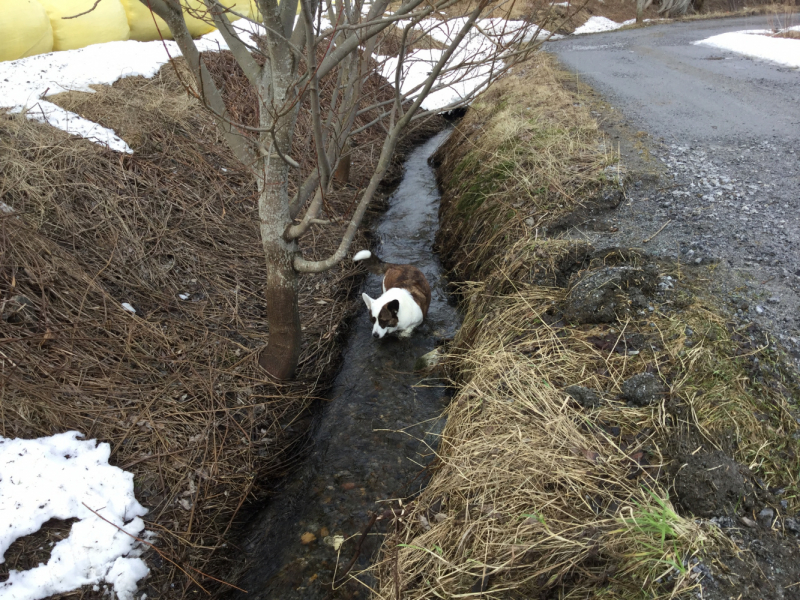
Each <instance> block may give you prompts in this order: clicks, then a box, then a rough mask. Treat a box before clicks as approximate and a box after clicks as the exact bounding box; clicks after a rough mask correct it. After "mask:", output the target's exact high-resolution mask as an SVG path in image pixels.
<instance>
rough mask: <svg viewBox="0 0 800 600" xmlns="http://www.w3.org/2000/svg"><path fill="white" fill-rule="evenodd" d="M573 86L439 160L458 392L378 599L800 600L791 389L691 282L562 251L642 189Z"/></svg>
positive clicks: (630, 258)
mask: <svg viewBox="0 0 800 600" xmlns="http://www.w3.org/2000/svg"><path fill="white" fill-rule="evenodd" d="M569 78H570V76H569V75H568V74H565V73H562V72H560V71H558V70H557V69H556V68H554V66H553V64H552V63H551V62H550V59H548V58H546V57H538V58H537V59H534V60H533V61H531V63H530V64H526V65H524V66H523V67H522V68H520V69H519V70H518V72H517V73H516V74H515V76H514V77H511V78H508V79H510V80H511V81H509V80H508V79H507V80H503V81H501V82H499V83H498V84H497V85H495V86H494V88H493V89H490V90H489V91H487V93H485V94H484V95H483V96H482V97H481V98H479V99H478V100H476V102H475V105H474V106H473V109H472V110H470V111H468V113H467V115H466V116H465V118H464V119H463V120H462V121H461V123H459V125H458V127H457V128H456V131H455V132H454V134H453V136H451V138H450V140H449V141H448V143H447V144H446V145H445V146H444V147H443V148H442V150H440V152H439V153H438V155H437V161H438V164H439V170H438V173H437V174H438V177H439V181H440V184H441V186H442V189H443V201H442V209H441V212H440V217H441V227H442V229H441V231H440V233H439V234H438V236H437V245H438V247H439V248H441V249H442V251H443V260H445V262H446V264H447V266H448V267H449V268H450V270H451V273H452V274H453V275H454V276H455V277H457V278H459V279H461V280H462V281H464V284H463V285H462V286H461V292H460V293H461V298H462V301H463V306H464V309H465V311H466V314H465V317H464V325H463V327H462V329H461V330H460V331H459V333H458V335H457V336H456V339H455V340H454V343H453V344H452V346H451V347H450V355H449V357H448V359H447V361H446V363H445V364H446V368H447V369H448V370H449V371H448V372H449V374H450V375H451V377H452V378H453V379H454V380H455V381H456V382H457V388H456V392H455V395H454V398H453V401H452V402H451V404H450V405H449V406H448V409H447V412H446V417H447V424H446V425H445V428H444V431H443V433H442V439H443V440H446V443H444V444H443V445H442V447H441V448H440V451H439V463H438V464H437V469H436V471H435V472H434V473H433V475H432V477H431V480H430V483H429V484H428V486H427V487H426V488H425V490H424V491H423V492H422V494H421V495H420V497H419V498H418V499H417V501H416V502H415V503H414V504H413V506H412V507H411V508H410V514H409V515H408V517H406V518H405V519H403V520H401V521H400V523H399V525H400V527H399V530H398V532H397V533H396V534H394V535H393V536H390V537H389V538H388V539H387V541H386V542H385V543H384V546H383V548H382V552H381V561H380V562H379V563H378V565H377V566H376V568H375V569H374V573H375V576H376V579H377V581H378V587H377V590H378V596H379V597H382V598H394V597H396V595H398V594H400V595H401V596H402V597H404V598H429V597H433V596H434V595H436V596H447V595H454V594H466V593H470V592H471V593H478V592H483V594H484V596H485V597H497V598H509V597H511V598H516V597H519V598H527V597H540V596H547V597H550V596H554V595H557V596H561V595H567V594H571V595H576V596H594V595H597V594H608V595H612V596H618V597H640V596H641V594H642V593H643V591H644V593H645V594H647V595H652V596H658V595H663V594H673V595H675V596H686V597H689V596H692V595H695V594H697V593H700V587H702V593H703V597H714V598H718V597H719V598H721V597H728V595H734V596H738V595H739V594H741V595H742V596H741V597H742V598H757V597H762V598H785V597H788V598H791V597H797V595H798V593H800V591H798V590H797V589H796V586H794V585H793V584H794V583H795V582H796V581H798V580H797V576H798V573H797V564H800V563H799V561H798V557H800V546H798V531H797V529H798V526H797V523H798V517H797V511H798V499H797V498H798V494H797V485H798V473H800V427H798V423H800V421H798V417H800V414H799V413H798V407H797V401H798V398H799V397H800V396H798V386H797V378H796V375H795V373H794V371H793V369H792V368H791V367H790V365H789V364H788V363H787V361H786V360H785V357H784V356H783V355H782V353H781V350H780V348H779V347H778V346H776V345H775V344H774V341H773V340H772V339H771V338H770V336H768V335H766V334H765V333H764V332H763V331H761V330H759V329H758V328H757V327H754V326H743V325H742V324H741V323H740V322H738V321H737V320H736V319H732V318H730V315H729V314H728V313H727V312H726V311H725V309H724V306H720V305H719V303H718V302H717V301H716V299H715V298H714V297H713V296H710V295H708V294H706V293H705V290H707V289H708V286H707V284H706V282H705V281H704V278H703V277H698V276H697V275H696V274H695V273H692V272H687V270H686V269H684V268H682V266H681V264H680V263H678V262H675V261H671V260H669V258H668V257H664V256H652V255H648V254H647V253H646V252H644V251H642V250H641V249H631V248H626V247H619V246H617V247H603V246H602V245H594V244H590V243H589V242H587V241H586V240H575V239H569V238H568V237H565V236H564V232H566V231H568V230H569V229H570V228H571V226H572V224H573V223H574V222H575V221H577V220H580V219H584V218H586V216H587V215H590V214H591V213H593V212H594V213H596V214H601V213H606V212H608V211H613V210H614V209H615V207H616V206H617V205H618V204H619V203H620V201H621V200H622V199H623V198H624V193H625V192H626V186H627V185H630V184H631V182H628V181H626V179H625V178H624V176H623V175H624V169H623V168H622V167H621V166H620V165H618V164H617V156H616V155H615V152H614V151H613V149H612V146H611V144H610V143H608V141H607V140H606V139H605V138H604V135H603V133H602V131H601V130H600V129H599V127H598V126H597V123H596V122H594V119H593V118H592V115H591V113H590V112H589V108H588V107H587V106H585V105H583V104H582V103H581V102H580V100H579V98H578V97H577V96H576V95H575V94H574V93H573V92H571V91H570V90H569V89H567V87H565V85H564V82H565V81H567V80H569ZM514 79H516V81H514ZM459 136H460V137H459ZM426 525H427V526H426ZM739 551H741V552H739Z"/></svg>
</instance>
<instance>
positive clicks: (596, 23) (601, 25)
mask: <svg viewBox="0 0 800 600" xmlns="http://www.w3.org/2000/svg"><path fill="white" fill-rule="evenodd" d="M632 23H636V19H629V20H627V21H624V22H622V23H617V22H616V21H612V20H611V19H607V18H606V17H596V16H595V17H589V20H588V21H586V23H584V24H583V25H581V26H580V27H578V28H577V29H576V30H575V31H573V32H572V35H581V34H584V33H599V32H601V31H614V30H615V29H619V28H620V27H623V26H625V25H631V24H632Z"/></svg>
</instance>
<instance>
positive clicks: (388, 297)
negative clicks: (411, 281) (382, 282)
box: [361, 286, 423, 338]
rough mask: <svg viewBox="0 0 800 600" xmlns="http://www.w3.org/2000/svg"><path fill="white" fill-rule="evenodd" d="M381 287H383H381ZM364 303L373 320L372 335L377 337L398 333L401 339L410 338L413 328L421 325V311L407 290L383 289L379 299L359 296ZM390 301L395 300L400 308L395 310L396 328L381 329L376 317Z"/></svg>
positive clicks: (363, 295) (364, 295)
mask: <svg viewBox="0 0 800 600" xmlns="http://www.w3.org/2000/svg"><path fill="white" fill-rule="evenodd" d="M381 287H383V286H381ZM361 297H362V298H363V299H364V303H365V304H366V305H367V310H369V311H370V313H371V314H372V316H373V317H374V318H375V324H374V325H373V326H372V335H373V336H374V335H375V334H377V335H378V337H379V338H382V337H383V336H385V335H386V334H387V333H393V332H395V331H399V332H400V333H399V334H398V335H399V337H401V338H407V337H410V336H411V333H412V332H413V331H414V328H415V327H416V326H417V325H420V324H421V323H422V319H423V316H422V309H421V308H420V307H419V304H417V303H416V302H415V301H414V297H413V296H412V295H411V293H410V292H409V291H408V290H404V289H403V288H391V289H389V290H387V289H386V288H385V287H384V288H383V295H382V296H381V297H380V298H376V299H373V298H370V297H369V295H367V294H361ZM392 300H397V301H398V302H399V303H400V308H399V309H398V310H397V326H396V327H381V324H380V322H379V321H378V315H379V314H380V312H381V309H382V308H383V307H384V305H386V304H387V303H389V302H391V301H392Z"/></svg>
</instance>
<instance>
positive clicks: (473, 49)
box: [378, 18, 557, 110]
mask: <svg viewBox="0 0 800 600" xmlns="http://www.w3.org/2000/svg"><path fill="white" fill-rule="evenodd" d="M465 22H466V19H464V18H455V19H449V20H447V21H440V20H438V19H426V20H423V21H421V22H420V23H419V29H420V30H422V31H425V32H426V33H427V34H428V35H430V36H431V37H432V38H433V39H434V40H436V41H437V42H441V43H443V44H448V43H449V42H450V41H451V40H452V39H453V38H454V37H455V36H456V35H457V34H458V32H459V31H460V30H461V28H462V27H463V26H464V23H465ZM535 34H536V26H531V25H530V24H528V23H525V22H523V21H506V20H505V19H481V20H478V21H477V22H476V23H475V26H473V28H472V29H471V30H470V31H469V33H467V35H466V37H465V38H464V40H463V41H462V43H461V46H460V47H459V48H458V49H457V50H456V51H455V52H454V53H453V55H452V56H451V57H450V60H449V61H448V63H447V65H446V67H445V70H444V71H443V72H442V76H441V77H440V80H439V82H437V83H436V85H435V86H434V87H433V88H432V91H431V93H430V95H429V96H428V97H427V98H426V99H425V100H424V101H423V103H422V108H423V109H425V110H440V109H446V108H447V107H449V106H450V105H452V104H453V103H455V102H459V101H461V100H463V99H464V98H468V97H472V96H474V95H475V94H476V93H477V92H478V91H480V90H481V89H483V88H484V87H485V85H486V83H487V82H488V80H489V78H490V77H491V75H492V73H494V72H496V70H497V69H498V68H501V67H502V66H503V65H502V62H501V61H498V62H497V63H495V64H492V63H491V62H488V61H486V59H487V58H488V57H489V56H491V55H492V54H493V53H495V52H497V50H498V47H499V49H500V54H501V55H502V52H504V51H505V48H507V47H508V46H510V45H513V44H516V43H519V42H529V41H531V40H532V39H533V38H534V36H535ZM549 35H551V34H550V32H549V31H546V30H544V29H542V30H541V31H539V34H538V36H537V37H538V38H539V39H545V38H547V36H549ZM555 37H557V36H552V38H551V39H554V38H555ZM442 52H443V51H442V50H437V49H430V50H425V49H422V50H413V51H411V52H409V53H408V54H407V55H406V56H405V57H404V59H403V68H402V71H403V74H402V79H401V82H400V89H401V91H402V92H403V94H406V95H410V97H412V98H413V97H414V96H415V95H416V93H417V92H418V91H420V89H421V87H422V85H423V84H424V81H425V79H426V77H428V75H429V74H430V72H431V70H432V69H433V67H434V66H435V65H436V63H437V62H438V61H439V60H440V59H441V57H442ZM378 60H379V61H380V62H381V64H382V67H381V73H382V75H383V76H384V77H385V78H386V79H388V80H389V81H391V82H394V81H395V73H396V70H397V62H398V59H397V57H378Z"/></svg>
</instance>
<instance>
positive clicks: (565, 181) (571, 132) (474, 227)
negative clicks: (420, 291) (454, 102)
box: [435, 53, 616, 280]
mask: <svg viewBox="0 0 800 600" xmlns="http://www.w3.org/2000/svg"><path fill="white" fill-rule="evenodd" d="M564 76H566V74H564V73H562V72H561V71H558V70H557V69H556V68H555V66H554V59H553V58H552V57H551V56H549V55H547V54H545V53H537V54H536V55H535V56H534V57H533V58H532V59H531V60H530V61H528V62H526V63H525V64H523V65H520V66H518V67H515V73H514V76H512V77H506V78H504V79H502V80H500V81H498V82H497V83H496V84H495V85H493V86H492V87H491V88H490V89H489V90H488V91H487V92H485V93H484V94H482V95H481V96H480V97H478V98H477V99H476V101H475V102H474V103H473V105H472V106H471V107H470V109H469V110H468V111H467V114H466V115H465V117H464V118H463V119H462V120H461V121H460V122H459V124H458V125H457V126H456V128H455V130H454V132H453V134H452V135H451V136H450V138H449V139H448V141H447V142H446V143H445V144H444V145H443V146H442V148H441V149H440V150H439V151H438V152H437V154H436V156H435V160H436V162H437V166H438V168H439V171H438V172H439V174H440V175H439V183H440V186H441V187H442V189H443V194H442V203H441V208H440V210H439V216H440V220H441V222H442V226H441V229H440V230H439V232H438V234H437V245H438V248H439V250H440V252H441V253H442V255H443V256H444V257H445V262H446V264H447V265H448V267H449V268H451V269H453V270H454V271H455V273H456V275H457V277H458V278H459V279H467V280H471V279H482V278H483V277H485V276H486V275H487V274H489V273H491V272H492V271H494V270H495V269H496V266H497V265H496V259H498V258H499V256H500V254H501V253H504V252H505V251H506V250H507V249H508V248H509V247H510V246H512V245H513V243H514V242H515V241H516V240H517V239H520V238H523V237H527V236H528V234H533V235H534V237H536V236H540V237H543V236H544V235H545V232H546V231H547V228H548V227H549V226H551V225H552V224H554V223H555V222H557V221H558V219H559V218H561V217H563V216H565V215H568V214H570V213H571V212H573V211H574V210H575V209H576V207H577V206H579V205H581V204H584V203H587V202H589V203H591V197H592V195H593V194H594V193H595V192H597V191H598V190H599V189H600V187H601V186H602V185H603V183H605V182H606V181H607V179H608V176H607V175H606V173H605V171H604V169H605V168H606V167H608V166H609V165H611V164H613V163H615V162H616V156H615V154H614V153H613V152H610V151H608V150H607V149H606V144H605V142H604V140H603V136H602V133H601V132H600V130H599V129H598V127H597V123H596V122H595V121H594V119H593V118H592V117H591V115H590V113H589V109H588V107H585V106H583V105H582V104H581V102H580V100H579V99H578V97H577V96H576V95H575V94H573V93H571V92H569V91H568V90H566V89H565V88H564V87H563V86H561V85H560V78H561V77H564Z"/></svg>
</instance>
